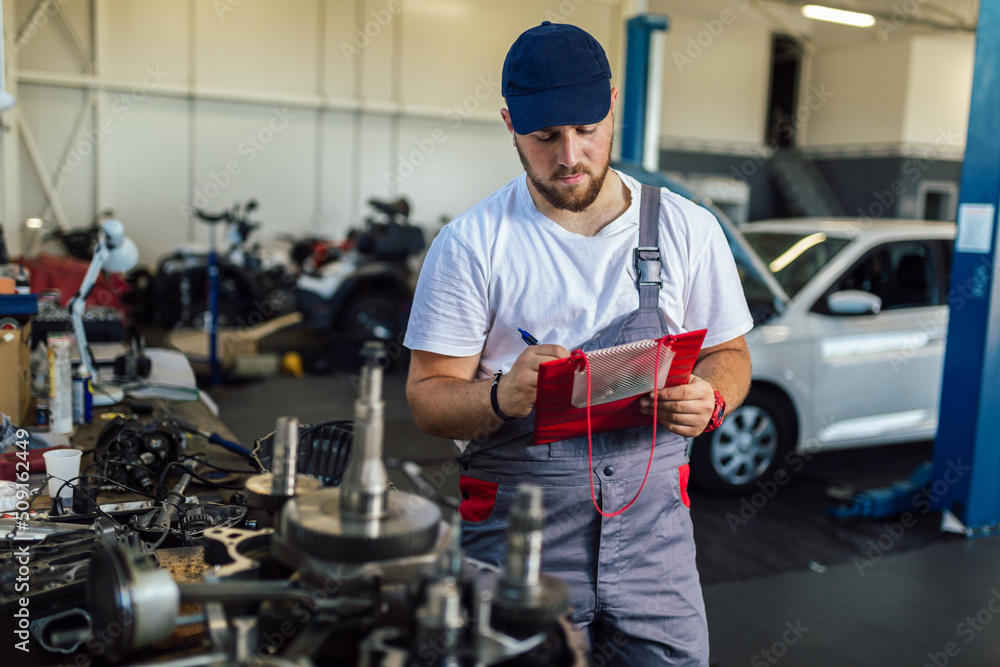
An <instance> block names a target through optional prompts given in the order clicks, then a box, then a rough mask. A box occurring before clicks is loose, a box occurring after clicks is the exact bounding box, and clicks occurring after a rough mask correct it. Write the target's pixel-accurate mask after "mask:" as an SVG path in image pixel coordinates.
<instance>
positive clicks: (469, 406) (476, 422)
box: [407, 377, 501, 440]
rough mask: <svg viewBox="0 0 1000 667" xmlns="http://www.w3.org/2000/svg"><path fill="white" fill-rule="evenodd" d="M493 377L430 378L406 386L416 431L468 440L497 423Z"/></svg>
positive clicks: (494, 428) (498, 422) (479, 435)
mask: <svg viewBox="0 0 1000 667" xmlns="http://www.w3.org/2000/svg"><path fill="white" fill-rule="evenodd" d="M492 384H493V379H492V378H489V379H486V380H460V379H457V378H448V377H430V378H426V379H424V380H421V381H420V382H419V383H416V384H415V385H414V386H413V387H408V388H407V399H408V400H409V402H410V408H411V410H412V411H413V417H414V419H415V421H416V422H417V426H418V427H420V430H422V431H424V432H425V433H428V434H430V435H436V436H439V437H442V438H456V439H460V440H471V439H475V438H479V437H482V436H483V435H484V434H486V433H490V432H492V431H495V430H496V429H497V427H499V425H500V424H501V421H500V419H499V418H498V417H497V416H496V415H495V414H494V413H493V407H492V405H491V403H490V389H491V385H492Z"/></svg>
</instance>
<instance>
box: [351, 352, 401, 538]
mask: <svg viewBox="0 0 1000 667" xmlns="http://www.w3.org/2000/svg"><path fill="white" fill-rule="evenodd" d="M363 356H364V357H365V365H364V366H363V367H362V369H361V391H360V394H359V396H358V399H357V400H356V401H355V402H354V440H353V444H352V445H351V447H352V450H351V462H350V464H349V465H348V466H347V470H345V471H344V478H343V481H342V482H341V486H340V488H341V511H342V513H343V514H344V515H345V516H346V517H347V518H352V519H362V520H371V521H375V520H378V519H380V518H382V517H383V516H385V508H386V496H387V494H388V491H389V476H388V474H386V471H385V464H384V463H383V462H382V437H383V426H384V419H385V414H384V413H385V403H384V402H383V401H382V365H383V363H384V359H385V353H384V352H383V351H382V345H381V343H366V344H365V348H364V351H363Z"/></svg>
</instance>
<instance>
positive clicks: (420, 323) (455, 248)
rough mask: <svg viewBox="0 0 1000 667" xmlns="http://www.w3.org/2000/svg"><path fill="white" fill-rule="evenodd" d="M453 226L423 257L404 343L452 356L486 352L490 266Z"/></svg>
mask: <svg viewBox="0 0 1000 667" xmlns="http://www.w3.org/2000/svg"><path fill="white" fill-rule="evenodd" d="M481 256H482V255H478V256H477V254H476V253H474V252H472V250H471V249H470V248H469V247H467V246H466V245H465V244H464V243H463V242H462V241H461V240H460V239H459V238H458V236H457V235H456V234H455V233H453V232H452V230H451V229H450V228H449V227H447V226H446V227H445V228H444V229H442V230H441V232H440V233H439V234H438V235H437V237H436V238H435V239H434V242H433V243H431V247H430V249H429V250H428V251H427V255H426V256H425V258H424V263H423V267H422V268H421V270H420V276H419V278H418V279H417V289H416V292H415V293H414V295H413V307H412V308H411V310H410V320H409V324H408V325H407V329H406V339H405V340H404V343H403V344H404V345H406V347H408V348H410V349H411V350H423V351H427V352H435V353H437V354H445V355H448V356H453V357H468V356H472V355H474V354H477V353H479V352H481V351H482V349H483V345H484V343H485V342H486V334H487V333H488V331H489V325H490V306H489V292H488V285H489V277H488V271H487V270H486V267H485V265H484V262H483V261H482V260H481Z"/></svg>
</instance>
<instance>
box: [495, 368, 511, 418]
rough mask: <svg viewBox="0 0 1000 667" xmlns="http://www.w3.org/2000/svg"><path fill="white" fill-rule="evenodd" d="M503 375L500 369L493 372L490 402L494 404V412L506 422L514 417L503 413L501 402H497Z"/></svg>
mask: <svg viewBox="0 0 1000 667" xmlns="http://www.w3.org/2000/svg"><path fill="white" fill-rule="evenodd" d="M502 377H503V371H502V370H498V371H497V372H496V373H494V374H493V386H492V387H491V388H490V403H491V404H493V413H494V414H495V415H496V416H497V417H499V418H500V419H502V420H504V421H505V422H509V421H510V420H511V419H514V418H513V417H508V416H507V415H505V414H504V413H503V410H501V409H500V403H498V402H497V387H498V386H499V385H500V378H502Z"/></svg>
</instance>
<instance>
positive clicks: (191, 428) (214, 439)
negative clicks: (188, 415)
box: [170, 417, 250, 458]
mask: <svg viewBox="0 0 1000 667" xmlns="http://www.w3.org/2000/svg"><path fill="white" fill-rule="evenodd" d="M170 419H171V420H173V422H174V423H175V424H177V426H179V427H180V429H181V430H182V431H187V432H188V433H194V434H195V435H200V436H202V437H203V438H205V439H206V440H208V441H209V442H210V443H212V444H213V445H219V446H220V447H225V448H226V449H228V450H229V451H231V452H232V453H234V454H239V455H240V456H245V457H247V458H250V450H249V449H246V448H245V447H241V446H240V445H238V444H236V443H235V442H233V441H232V440H226V439H225V438H223V437H222V436H221V435H219V434H218V433H213V432H211V431H206V430H205V429H201V428H198V427H197V426H195V425H194V424H192V423H191V422H187V421H184V420H183V419H178V418H177V417H171V418H170Z"/></svg>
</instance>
